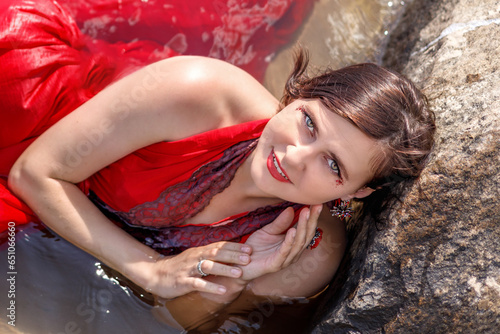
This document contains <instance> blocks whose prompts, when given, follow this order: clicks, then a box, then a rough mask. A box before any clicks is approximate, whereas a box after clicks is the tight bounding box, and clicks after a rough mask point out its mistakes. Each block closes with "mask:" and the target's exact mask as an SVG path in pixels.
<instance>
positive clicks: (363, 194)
mask: <svg viewBox="0 0 500 334" xmlns="http://www.w3.org/2000/svg"><path fill="white" fill-rule="evenodd" d="M374 191H375V189H372V188H370V187H363V188H360V189H358V191H356V192H355V193H354V194H350V195H348V196H347V198H348V199H349V200H350V199H353V198H363V197H366V196H369V195H371V193H372V192H374Z"/></svg>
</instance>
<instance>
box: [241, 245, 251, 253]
mask: <svg viewBox="0 0 500 334" xmlns="http://www.w3.org/2000/svg"><path fill="white" fill-rule="evenodd" d="M241 251H242V252H245V253H250V252H251V251H252V248H250V247H248V246H242V247H241Z"/></svg>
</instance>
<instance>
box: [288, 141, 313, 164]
mask: <svg viewBox="0 0 500 334" xmlns="http://www.w3.org/2000/svg"><path fill="white" fill-rule="evenodd" d="M313 155H314V148H313V147H312V146H311V145H301V144H296V145H288V146H287V147H286V152H285V157H284V158H283V162H284V163H285V165H288V166H290V167H293V168H297V169H298V170H304V169H305V168H306V166H307V163H308V162H310V161H311V159H312V157H313ZM285 168H286V167H285Z"/></svg>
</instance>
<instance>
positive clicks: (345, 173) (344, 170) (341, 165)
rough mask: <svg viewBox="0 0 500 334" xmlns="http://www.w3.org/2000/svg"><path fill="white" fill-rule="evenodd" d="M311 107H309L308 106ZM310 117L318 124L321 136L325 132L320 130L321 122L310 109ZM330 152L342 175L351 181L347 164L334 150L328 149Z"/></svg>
mask: <svg viewBox="0 0 500 334" xmlns="http://www.w3.org/2000/svg"><path fill="white" fill-rule="evenodd" d="M308 109H309V108H308ZM308 114H309V117H311V119H312V121H313V124H315V125H316V129H317V130H318V136H321V135H322V134H323V133H322V132H321V131H320V128H319V124H320V123H319V122H317V121H316V115H314V113H313V112H312V111H311V110H310V109H309V112H308ZM328 154H329V155H330V156H331V157H332V158H333V160H335V162H336V163H337V166H339V169H340V175H341V176H342V177H343V178H344V179H345V180H346V181H349V175H348V174H347V170H346V169H345V165H344V164H343V163H342V160H340V159H339V158H338V156H337V155H336V154H335V153H333V152H332V151H330V150H329V151H328Z"/></svg>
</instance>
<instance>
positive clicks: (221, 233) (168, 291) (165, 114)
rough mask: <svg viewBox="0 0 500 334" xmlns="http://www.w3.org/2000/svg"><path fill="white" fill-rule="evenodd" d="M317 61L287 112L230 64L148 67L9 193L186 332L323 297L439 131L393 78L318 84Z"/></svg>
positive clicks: (180, 62) (412, 91)
mask: <svg viewBox="0 0 500 334" xmlns="http://www.w3.org/2000/svg"><path fill="white" fill-rule="evenodd" d="M307 63H308V62H307V57H306V56H305V55H304V53H299V54H298V57H297V60H296V64H295V69H294V71H293V73H292V75H291V76H290V78H289V80H288V82H287V85H286V89H285V94H284V96H283V98H282V100H281V102H280V101H278V100H277V99H275V98H274V97H273V96H272V95H271V94H270V93H269V92H268V91H267V90H266V89H265V88H264V87H263V86H262V85H261V84H260V83H259V82H257V81H256V80H255V79H254V78H252V76H250V75H249V74H247V73H245V72H244V71H242V70H241V69H239V68H237V67H235V66H233V65H230V64H228V63H225V62H222V61H219V60H214V59H210V58H204V57H184V56H179V57H174V58H170V59H166V60H163V61H159V62H156V63H154V64H151V65H148V66H145V67H144V68H141V69H139V70H137V71H135V72H133V73H132V74H129V75H127V76H124V77H123V78H121V79H120V80H117V81H116V82H114V83H112V84H110V85H109V86H107V87H106V88H105V89H103V90H102V91H100V92H99V93H98V94H97V95H95V96H93V97H91V98H89V99H88V101H86V102H85V103H83V104H82V105H81V106H80V107H78V108H77V109H76V110H74V111H72V112H71V113H69V114H68V115H67V116H65V117H64V118H62V119H61V120H60V121H59V122H57V123H56V124H55V125H52V126H50V127H49V128H48V129H47V130H46V131H44V132H43V134H42V135H41V136H40V137H39V138H37V139H36V140H35V141H34V142H33V143H32V144H31V145H30V146H29V147H28V148H27V149H26V150H24V152H23V153H22V154H21V155H20V157H19V158H18V159H17V161H16V162H15V164H14V165H13V167H12V168H11V170H10V173H9V178H8V186H9V188H10V189H11V190H12V191H13V192H14V193H15V194H17V195H18V196H19V197H20V198H21V199H23V200H24V201H25V202H26V203H27V204H28V205H29V207H30V208H31V209H32V210H33V211H34V212H35V213H36V216H37V217H38V218H39V219H40V220H41V221H43V222H44V223H45V224H46V225H47V226H48V227H50V228H51V229H52V230H54V231H55V232H56V233H58V234H59V235H60V236H62V237H63V238H65V239H67V240H68V241H70V242H71V243H73V244H74V245H76V246H78V247H80V248H81V249H83V250H84V251H86V252H88V253H90V254H92V255H94V256H95V257H96V258H98V259H99V260H100V261H102V262H103V263H105V264H107V265H108V266H110V267H112V268H114V269H115V270H117V271H118V272H120V273H121V274H123V275H124V276H126V277H127V278H129V279H130V280H131V281H132V282H134V283H135V284H137V285H138V286H140V287H142V288H143V289H145V290H146V291H148V292H150V293H152V294H154V295H157V296H159V297H161V298H164V299H167V300H168V301H166V306H167V307H168V309H169V311H170V313H171V314H172V315H173V317H174V318H175V320H176V321H177V322H180V323H181V325H183V326H184V325H185V324H188V323H191V322H192V321H193V318H199V317H203V316H204V315H206V314H212V313H213V312H215V311H218V310H221V309H224V308H226V307H228V305H230V304H231V303H232V302H233V301H235V300H236V299H237V298H238V297H239V296H240V295H241V294H242V293H244V292H246V291H248V292H251V293H252V294H254V295H257V296H271V297H272V296H286V297H309V296H312V295H314V294H316V293H317V292H318V291H321V290H322V289H323V288H324V287H325V286H326V285H327V284H328V282H329V281H330V280H331V279H332V277H333V275H334V274H335V272H336V270H337V267H338V265H339V263H340V260H341V258H342V256H343V253H344V248H345V233H344V232H345V230H344V224H343V222H342V218H344V217H345V216H347V215H349V211H348V209H347V208H346V203H347V202H348V201H350V200H358V201H362V202H364V205H363V207H362V209H363V210H364V211H365V212H364V214H373V215H375V216H377V215H378V213H380V212H381V211H382V210H383V209H384V208H386V207H388V206H390V205H391V203H393V201H394V198H396V197H397V196H398V195H399V194H400V193H401V191H402V189H403V188H404V187H406V186H407V185H409V184H411V182H413V181H414V180H415V179H416V178H418V176H419V175H420V173H421V171H422V169H423V168H424V165H425V162H426V160H427V157H428V155H429V153H430V150H431V148H432V146H433V133H434V121H433V115H432V113H431V112H430V111H429V110H428V109H427V106H426V103H425V99H424V98H423V96H422V95H421V94H420V93H419V91H418V90H417V89H416V88H415V87H414V86H413V85H412V84H411V83H410V82H409V81H408V80H406V79H404V78H403V77H401V76H400V75H398V74H396V73H394V72H392V71H389V70H386V69H384V68H381V67H379V66H377V65H373V64H361V65H355V66H351V67H347V68H344V69H340V70H336V71H326V72H325V73H323V74H320V75H317V76H314V77H311V78H310V77H308V76H307V75H306V68H307ZM63 104H64V101H62V102H61V105H63ZM10 119H12V117H11V118H10ZM41 126H42V128H43V125H41ZM311 261H313V262H314V263H316V264H318V265H315V266H307V267H308V268H314V270H313V271H312V272H309V273H308V275H307V279H306V280H304V279H301V280H299V282H297V280H289V279H287V277H289V276H290V274H292V275H293V273H294V272H299V271H300V270H302V268H304V266H305V264H307V263H311ZM298 277H300V276H298ZM186 308H188V309H189V310H190V311H191V312H189V314H188V316H187V317H186V314H187V313H186V312H183V310H185V309H186ZM196 310H197V312H198V314H197V313H196V312H195V311H196Z"/></svg>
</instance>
